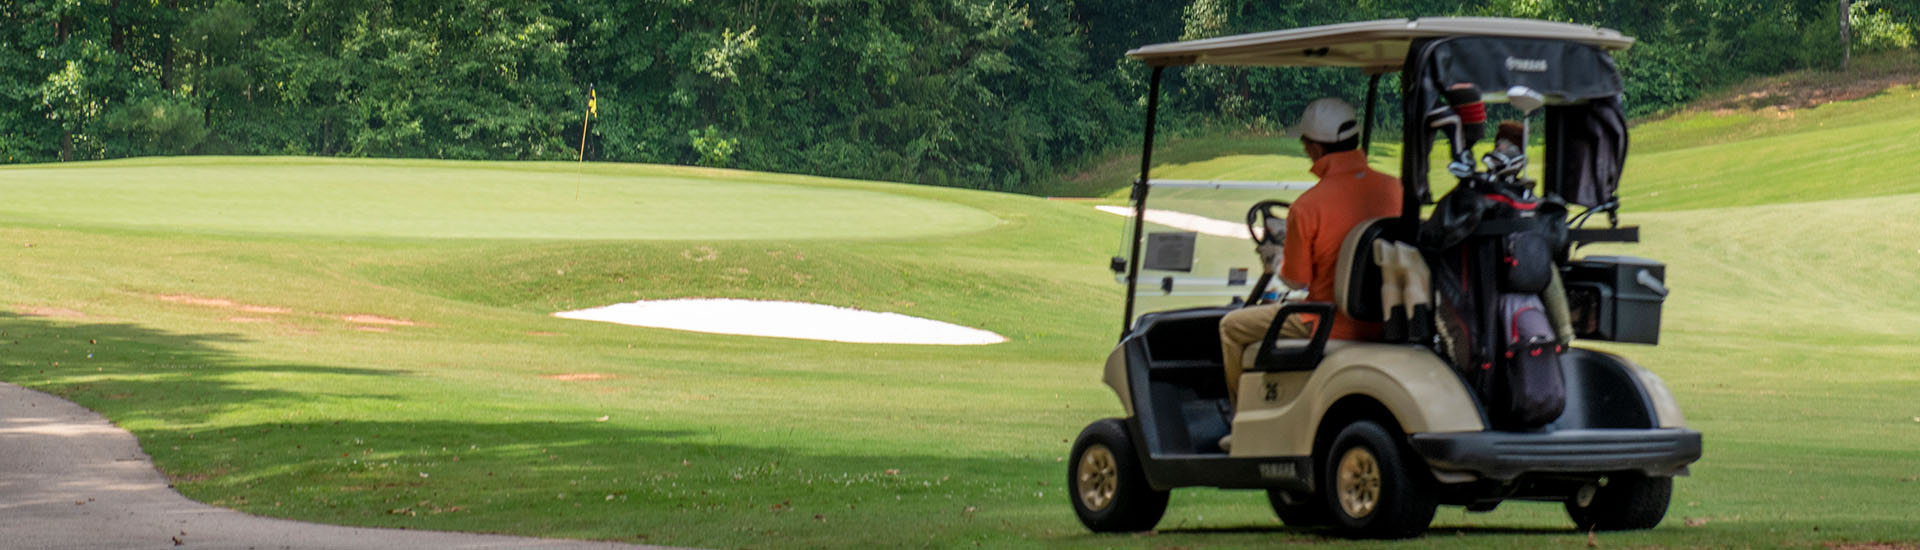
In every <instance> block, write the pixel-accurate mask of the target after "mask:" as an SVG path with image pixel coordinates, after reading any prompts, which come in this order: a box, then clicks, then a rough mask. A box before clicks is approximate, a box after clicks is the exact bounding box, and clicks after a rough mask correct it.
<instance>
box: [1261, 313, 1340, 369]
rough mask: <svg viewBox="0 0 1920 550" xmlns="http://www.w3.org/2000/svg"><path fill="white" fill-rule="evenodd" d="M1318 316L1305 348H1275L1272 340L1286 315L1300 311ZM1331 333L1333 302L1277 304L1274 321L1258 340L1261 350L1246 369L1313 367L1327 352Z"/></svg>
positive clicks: (1284, 320) (1283, 323) (1276, 335)
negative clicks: (1311, 336) (1277, 311)
mask: <svg viewBox="0 0 1920 550" xmlns="http://www.w3.org/2000/svg"><path fill="white" fill-rule="evenodd" d="M1303 313H1304V314H1313V315H1318V316H1320V319H1319V321H1317V322H1315V323H1314V324H1313V325H1314V326H1313V339H1312V340H1308V341H1307V345H1306V346H1305V347H1287V348H1275V347H1274V346H1273V342H1274V340H1275V339H1276V338H1277V337H1278V336H1279V335H1280V327H1281V326H1282V325H1285V324H1286V321H1287V318H1288V317H1290V316H1293V315H1299V314H1303ZM1332 334H1333V303H1331V302H1297V303H1292V304H1287V305H1284V306H1280V312H1279V313H1275V314H1274V316H1273V324H1271V325H1268V326H1267V335H1266V337H1264V338H1261V339H1260V353H1259V355H1258V356H1257V357H1255V358H1254V361H1253V365H1252V367H1251V368H1250V369H1248V370H1256V371H1296V370H1313V368H1314V367H1316V366H1319V365H1320V358H1321V357H1322V356H1324V355H1326V351H1327V337H1328V336H1330V335H1332Z"/></svg>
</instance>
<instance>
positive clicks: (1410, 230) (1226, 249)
mask: <svg viewBox="0 0 1920 550" xmlns="http://www.w3.org/2000/svg"><path fill="white" fill-rule="evenodd" d="M1632 43H1633V40H1632V39H1631V38H1628V37H1625V36H1622V35H1621V34H1620V33H1618V32H1616V31H1613V30H1609V29H1599V28H1594V27H1588V26H1580V25H1571V24H1562V23H1550V22H1544V21H1532V20H1516V19H1492V18H1430V19H1418V20H1383V21H1371V22H1361V23H1349V24H1341V25H1330V26H1321V27H1311V28H1303V29H1294V30H1284V31H1274V32H1265V33H1256V34H1246V35H1238V36H1227V37H1220V38H1212V39H1206V40H1195V41H1188V42H1178V43H1167V44H1157V45H1151V46H1146V47H1142V48H1139V49H1136V50H1133V51H1130V52H1128V53H1127V55H1128V57H1131V58H1133V59H1135V60H1138V61H1141V62H1143V63H1146V64H1147V65H1148V66H1150V67H1152V80H1151V84H1150V87H1149V90H1150V91H1149V92H1148V93H1149V95H1148V103H1147V118H1146V131H1145V142H1146V143H1145V146H1144V148H1143V152H1142V155H1141V163H1140V177H1139V179H1138V180H1137V181H1135V182H1134V185H1133V191H1132V216H1133V218H1132V220H1131V222H1130V223H1129V227H1130V231H1128V234H1127V236H1126V243H1125V244H1124V245H1123V248H1122V255H1119V256H1115V257H1114V259H1113V266H1112V267H1113V269H1114V271H1115V273H1116V279H1118V280H1119V281H1121V282H1123V283H1124V284H1125V285H1126V287H1127V303H1126V311H1125V313H1124V317H1123V320H1122V331H1121V338H1120V342H1119V345H1118V346H1117V347H1116V348H1115V349H1114V351H1113V353H1112V354H1111V356H1109V358H1108V359H1107V362H1106V368H1105V374H1104V379H1105V382H1106V383H1107V385H1108V386H1111V387H1112V388H1113V390H1114V392H1115V393H1116V394H1117V395H1118V396H1119V398H1120V402H1121V405H1122V406H1123V407H1124V409H1125V411H1126V417H1125V418H1114V419H1105V420H1100V421H1097V422H1094V423H1093V424H1092V425H1089V426H1088V427H1087V428H1086V429H1085V430H1084V431H1082V432H1081V434H1080V436H1079V438H1078V440H1076V441H1075V442H1074V444H1073V447H1072V455H1071V457H1070V459H1069V467H1068V483H1069V485H1070V486H1071V487H1072V488H1073V490H1072V492H1071V495H1072V497H1071V500H1072V504H1073V507H1074V511H1075V512H1076V513H1077V514H1078V516H1079V518H1080V520H1081V522H1082V523H1084V524H1085V525H1086V526H1087V528H1089V529H1091V530H1093V531H1098V532H1116V531H1144V530H1149V529H1152V528H1153V527H1154V526H1155V524H1157V523H1158V522H1159V521H1160V518H1161V516H1162V515H1163V513H1164V512H1165V510H1166V506H1167V499H1168V494H1169V491H1170V490H1171V489H1175V488H1180V487H1216V488H1226V489H1258V490H1265V491H1266V492H1267V496H1268V500H1269V501H1270V503H1271V505H1272V507H1273V510H1274V512H1276V513H1277V514H1278V515H1279V518H1280V519H1281V520H1282V521H1283V522H1285V523H1286V524H1289V525H1294V526H1308V527H1331V528H1333V529H1335V530H1337V531H1339V532H1341V533H1342V534H1345V535H1348V536H1356V537H1381V538H1401V537H1413V536H1418V535H1420V534H1421V533H1423V532H1424V531H1425V530H1426V528H1427V526H1428V524H1429V523H1430V522H1431V521H1432V518H1433V515H1434V510H1435V507H1436V506H1437V505H1440V504H1447V505H1458V506H1465V507H1466V508H1467V509H1468V510H1472V511H1489V510H1492V509H1493V508H1494V507H1495V506H1497V505H1499V504H1500V503H1501V502H1503V501H1507V500H1531V501H1548V502H1561V503H1564V504H1565V506H1566V509H1567V512H1568V514H1569V515H1570V516H1571V517H1572V519H1573V522H1574V524H1575V525H1577V526H1578V527H1579V528H1580V529H1581V530H1589V529H1597V530H1614V529H1650V528H1652V527H1654V526H1655V525H1657V524H1659V523H1660V521H1661V519H1662V518H1663V517H1664V516H1665V514H1666V509H1667V504H1668V501H1669V500H1670V498H1671V492H1672V483H1673V477H1674V476H1677V475H1685V474H1686V473H1687V468H1688V465H1689V464H1691V463H1693V462H1694V461H1695V460H1698V459H1699V457H1700V454H1701V450H1700V449H1701V447H1700V434H1699V432H1696V431H1693V430H1689V429H1687V428H1686V426H1685V420H1684V419H1683V418H1682V416H1681V413H1680V409H1679V406H1678V405H1677V404H1676V403H1675V401H1674V398H1673V396H1672V394H1671V393H1670V392H1668V390H1667V388H1666V386H1665V385H1664V383H1663V382H1661V380H1660V378H1659V377H1658V376H1656V375H1654V374H1653V373H1651V372H1649V371H1648V370H1646V369H1645V368H1642V367H1640V366H1639V365H1636V364H1634V363H1632V362H1631V361H1628V360H1627V359H1624V358H1622V357H1619V356H1617V355H1613V354H1610V353H1606V352H1602V351H1596V350H1592V349H1583V348H1578V347H1571V346H1569V345H1568V344H1569V343H1571V341H1572V340H1573V339H1574V338H1576V337H1577V338H1579V339H1583V340H1595V341H1611V342H1627V343H1641V344H1655V343H1657V340H1658V336H1659V318H1660V307H1661V304H1662V300H1663V299H1664V297H1665V295H1666V292H1667V290H1666V288H1665V286H1664V274H1665V266H1664V265H1662V264H1660V263H1659V262H1655V261H1652V260H1646V259H1642V258H1635V257H1627V256H1587V257H1575V254H1576V253H1577V251H1578V249H1579V247H1580V246H1581V245H1583V244H1587V243H1595V242H1637V241H1638V231H1637V228H1633V227H1620V226H1619V222H1618V217H1617V211H1618V208H1619V201H1618V198H1617V194H1616V189H1617V185H1618V182H1619V176H1620V170H1621V167H1622V166H1623V165H1624V163H1625V155H1626V144H1627V137H1626V124H1625V117H1624V109H1623V108H1622V105H1621V97H1620V96H1621V80H1620V76H1619V74H1618V72H1617V69H1616V68H1615V65H1614V63H1613V60H1612V58H1611V57H1610V54H1609V52H1611V51H1617V50H1624V49H1626V48H1628V47H1629V46H1631V45H1632ZM1186 65H1226V66H1266V67H1329V68H1339V69H1347V70H1360V71H1364V73H1365V74H1368V75H1370V76H1371V81H1370V85H1369V88H1368V94H1367V98H1366V103H1365V106H1364V111H1365V115H1364V118H1362V119H1361V120H1362V121H1364V122H1363V123H1362V126H1363V129H1362V133H1361V138H1360V140H1361V144H1362V145H1361V146H1362V150H1370V149H1372V143H1371V141H1372V134H1373V128H1372V126H1373V121H1374V116H1373V114H1374V107H1375V103H1376V102H1377V101H1378V87H1379V83H1380V79H1381V76H1383V75H1387V74H1393V73H1398V74H1399V75H1400V86H1401V91H1402V93H1401V94H1400V95H1401V97H1402V99H1403V105H1402V112H1403V113H1404V126H1403V128H1404V134H1405V136H1404V141H1403V143H1402V150H1401V155H1402V157H1403V161H1402V165H1401V174H1400V177H1401V183H1402V192H1403V195H1402V197H1403V200H1402V211H1401V213H1400V215H1399V216H1397V217H1392V216H1390V217H1384V218H1377V219H1374V220H1371V221H1367V222H1363V223H1361V224H1359V225H1358V226H1357V227H1355V228H1354V229H1353V231H1352V232H1351V233H1349V234H1348V235H1347V239H1346V241H1345V245H1344V246H1343V247H1342V249H1341V253H1340V265H1339V266H1338V268H1336V269H1335V270H1334V273H1335V274H1336V277H1337V278H1336V279H1335V280H1336V281H1337V285H1336V292H1335V298H1334V300H1333V301H1332V302H1306V301H1300V300H1292V301H1286V302H1283V303H1284V304H1285V305H1283V306H1282V307H1280V308H1279V311H1278V313H1277V315H1276V316H1275V317H1274V320H1273V322H1272V327H1273V328H1271V329H1269V330H1268V332H1267V335H1266V338H1265V339H1264V340H1263V341H1261V342H1257V343H1255V344H1254V345H1252V346H1249V347H1248V348H1247V349H1246V350H1245V351H1244V354H1243V356H1242V357H1243V358H1244V363H1243V364H1245V365H1246V371H1245V373H1244V374H1243V375H1242V376H1241V377H1240V380H1239V384H1238V385H1239V390H1238V395H1237V396H1233V397H1232V398H1231V399H1230V396H1228V395H1227V385H1226V384H1225V381H1224V379H1225V376H1224V374H1223V359H1224V357H1223V353H1224V352H1223V351H1222V349H1221V346H1222V344H1221V339H1220V332H1219V325H1220V320H1221V318H1222V317H1223V316H1225V315H1227V314H1228V313H1230V312H1233V311H1235V310H1236V309H1239V308H1241V307H1247V306H1250V305H1253V304H1258V303H1262V302H1270V301H1274V300H1279V299H1284V298H1288V295H1294V297H1296V298H1297V297H1298V295H1300V294H1302V293H1304V291H1289V290H1290V289H1286V288H1284V287H1275V286H1273V285H1274V282H1273V281H1271V278H1270V277H1268V276H1259V278H1258V280H1249V279H1250V277H1249V275H1250V274H1255V273H1260V272H1263V271H1266V270H1263V269H1261V268H1259V267H1258V266H1257V264H1258V263H1259V259H1258V258H1257V257H1256V256H1255V254H1253V252H1252V251H1251V250H1250V249H1249V247H1248V245H1247V241H1246V240H1245V239H1249V238H1250V239H1252V240H1253V241H1254V242H1255V243H1256V244H1259V243H1277V242H1280V241H1279V239H1280V236H1279V235H1278V233H1279V231H1280V230H1281V228H1283V227H1284V226H1285V223H1284V221H1282V220H1281V219H1282V218H1284V216H1285V210H1286V208H1287V206H1288V204H1289V203H1288V201H1287V200H1286V199H1285V198H1284V197H1287V196H1297V195H1298V193H1299V192H1300V191H1302V190H1303V189H1307V188H1310V187H1311V186H1312V185H1313V184H1312V183H1310V182H1272V181H1182V180H1156V179H1152V178H1151V177H1150V176H1149V173H1148V171H1149V168H1150V167H1151V166H1152V160H1153V157H1152V154H1153V139H1154V120H1155V115H1156V112H1157V110H1158V107H1159V95H1160V83H1161V77H1162V74H1163V73H1164V71H1165V70H1166V69H1167V68H1169V67H1179V66H1186ZM1493 106H1499V107H1497V108H1494V107H1493ZM1490 109H1492V110H1495V111H1496V112H1505V113H1509V114H1512V115H1517V116H1518V117H1519V118H1520V120H1521V121H1522V123H1523V124H1524V126H1521V128H1524V129H1527V130H1525V131H1526V132H1527V133H1531V129H1530V127H1531V125H1532V124H1533V122H1531V121H1529V119H1541V118H1543V119H1544V140H1543V141H1544V142H1545V143H1544V148H1543V151H1544V155H1543V156H1544V162H1543V163H1541V164H1540V165H1537V166H1535V167H1534V168H1535V169H1536V170H1534V171H1532V172H1530V171H1529V170H1528V166H1527V162H1526V161H1527V158H1526V157H1527V155H1526V151H1525V143H1526V142H1527V141H1529V140H1528V139H1526V138H1525V137H1524V136H1525V135H1526V134H1524V133H1523V134H1522V136H1523V137H1522V138H1521V139H1519V140H1518V142H1519V143H1520V145H1519V146H1518V147H1514V146H1513V145H1512V143H1509V142H1496V143H1494V144H1493V145H1495V149H1494V150H1493V151H1491V152H1488V153H1486V155H1485V156H1483V157H1481V158H1479V159H1476V158H1475V154H1476V151H1475V150H1474V145H1475V144H1476V143H1477V142H1478V140H1479V139H1480V138H1481V137H1483V136H1482V135H1481V134H1483V133H1484V132H1485V130H1484V128H1485V113H1486V112H1487V111H1488V110H1490ZM1542 112H1543V113H1542ZM1542 114H1543V116H1535V115H1542ZM1503 132H1504V129H1503ZM1442 140H1444V141H1446V142H1447V145H1448V148H1449V149H1447V150H1446V152H1447V155H1446V157H1445V159H1446V160H1445V161H1443V162H1445V163H1446V170H1445V172H1444V173H1445V174H1450V175H1451V176H1452V178H1451V179H1453V180H1456V181H1455V183H1454V185H1453V187H1452V190H1451V191H1450V192H1448V193H1447V194H1445V196H1444V197H1443V198H1442V199H1441V200H1439V201H1437V202H1436V201H1435V200H1434V199H1433V197H1432V194H1431V191H1430V189H1429V186H1428V179H1429V175H1428V173H1429V162H1430V156H1432V155H1431V154H1430V152H1432V151H1433V149H1434V147H1435V146H1436V145H1437V144H1438V143H1439V142H1440V141H1442ZM1502 146H1505V147H1504V148H1502ZM1533 172H1537V173H1540V174H1541V178H1540V180H1541V181H1540V182H1539V185H1538V187H1537V192H1536V187H1535V182H1534V180H1532V179H1528V178H1527V175H1528V174H1529V173H1533ZM1150 197H1151V198H1152V200H1153V202H1152V208H1150V207H1149V198H1150ZM1276 197H1282V198H1276ZM1249 205H1252V208H1251V210H1249V209H1248V207H1249ZM1426 205H1433V206H1432V208H1431V209H1430V210H1431V214H1430V215H1427V216H1424V217H1423V215H1422V213H1423V210H1425V209H1423V206H1426ZM1243 213H1244V216H1245V219H1246V224H1245V227H1244V229H1239V228H1238V224H1237V223H1235V222H1223V221H1222V220H1223V219H1236V218H1238V217H1239V216H1240V215H1242V214H1243ZM1597 214H1606V216H1604V217H1605V218H1606V219H1607V227H1606V228H1594V229H1589V228H1586V227H1585V224H1586V223H1587V222H1588V221H1590V220H1592V219H1594V216H1596V215H1597ZM1222 226H1225V227H1227V228H1228V229H1227V230H1222ZM1136 307H1138V308H1139V309H1140V310H1141V311H1144V312H1145V313H1143V314H1141V315H1139V316H1138V317H1136V316H1135V310H1136ZM1336 311H1338V312H1340V313H1343V314H1345V315H1347V316H1349V317H1352V318H1354V319H1357V320H1360V321H1367V322H1379V323H1382V324H1383V325H1384V326H1385V327H1386V330H1385V333H1386V334H1387V338H1386V339H1385V341H1365V342H1362V341H1342V340H1330V339H1329V338H1328V336H1329V330H1328V327H1329V326H1330V325H1331V324H1332V323H1330V322H1325V321H1326V320H1327V319H1330V318H1331V317H1332V315H1333V314H1334V312H1336ZM1295 315H1308V316H1315V317H1317V318H1319V319H1321V320H1322V322H1319V323H1317V326H1316V327H1315V329H1314V330H1313V332H1312V337H1311V338H1310V339H1278V338H1277V337H1276V336H1277V333H1278V329H1279V327H1280V326H1281V325H1282V324H1283V323H1282V321H1283V320H1285V319H1287V318H1289V317H1291V316H1295ZM1235 403H1237V405H1236V404H1235ZM1228 434H1232V436H1233V438H1232V444H1231V445H1230V446H1227V447H1224V448H1223V446H1222V445H1221V439H1222V437H1223V436H1226V435H1228Z"/></svg>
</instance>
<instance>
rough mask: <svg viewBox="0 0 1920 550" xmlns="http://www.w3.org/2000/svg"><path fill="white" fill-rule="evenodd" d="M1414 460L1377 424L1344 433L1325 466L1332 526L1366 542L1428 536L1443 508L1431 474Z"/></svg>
mask: <svg viewBox="0 0 1920 550" xmlns="http://www.w3.org/2000/svg"><path fill="white" fill-rule="evenodd" d="M1410 457H1413V455H1412V454H1411V453H1408V452H1406V450H1405V447H1404V446H1403V445H1401V444H1400V442H1399V438H1396V437H1394V435H1393V434H1392V433H1390V432H1388V431H1387V429H1386V428H1383V427H1381V426H1380V424H1379V423H1377V422H1374V421H1372V420H1359V421H1355V422H1354V423H1352V424H1348V425H1347V426H1346V427H1345V428H1342V429H1341V430H1340V433H1339V435H1336V436H1334V438H1333V445H1332V446H1331V447H1328V453H1327V455H1326V456H1324V457H1321V460H1320V463H1321V465H1322V466H1323V468H1324V470H1323V475H1322V476H1321V478H1320V479H1322V480H1323V481H1321V484H1322V485H1321V487H1322V491H1321V493H1322V494H1323V495H1324V497H1325V502H1324V506H1325V507H1326V508H1325V509H1326V510H1327V515H1328V516H1329V518H1330V519H1331V520H1332V521H1331V522H1330V523H1331V524H1332V525H1333V526H1334V527H1337V528H1339V529H1340V530H1341V531H1343V532H1345V533H1346V534H1347V535H1348V536H1353V537H1360V538H1396V539H1397V538H1411V537H1417V536H1420V535H1421V534H1422V533H1425V532H1426V531H1427V525H1428V524H1430V523H1433V511H1434V508H1435V507H1436V506H1437V505H1438V502H1437V501H1436V500H1435V499H1434V491H1433V487H1432V485H1433V480H1432V477H1431V474H1429V473H1427V470H1426V467H1425V465H1424V464H1422V463H1418V462H1409V461H1408V458H1410ZM1415 460H1416V461H1417V460H1418V459H1417V458H1415Z"/></svg>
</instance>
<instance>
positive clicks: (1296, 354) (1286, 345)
mask: <svg viewBox="0 0 1920 550" xmlns="http://www.w3.org/2000/svg"><path fill="white" fill-rule="evenodd" d="M1398 223H1400V219H1399V218H1396V217H1391V216H1382V217H1378V218H1373V219H1370V220H1366V221H1363V222H1360V223H1359V224H1358V225H1355V226H1354V227H1353V230H1351V231H1348V232H1347V238H1346V239H1345V240H1343V241H1341V243H1340V261H1339V262H1338V263H1336V264H1335V265H1334V273H1333V275H1334V277H1335V278H1334V285H1333V295H1334V300H1335V303H1334V304H1328V303H1325V302H1306V303H1294V304H1288V305H1286V306H1283V307H1281V308H1280V312H1279V314H1278V315H1275V316H1274V319H1273V325H1272V326H1271V327H1270V328H1269V329H1268V331H1267V337H1266V338H1263V339H1262V340H1261V341H1260V342H1256V343H1253V344H1249V345H1248V346H1247V348H1246V350H1244V351H1242V352H1241V354H1242V355H1241V363H1240V364H1242V365H1250V366H1251V368H1249V370H1261V371H1289V370H1313V368H1314V366H1316V365H1318V364H1319V363H1320V358H1322V357H1325V356H1326V355H1327V354H1329V353H1333V352H1336V351H1339V350H1341V349H1342V348H1346V347H1348V346H1352V345H1354V344H1357V343H1360V342H1358V341H1355V340H1333V339H1330V338H1329V337H1328V336H1329V335H1330V334H1331V333H1332V329H1333V325H1332V323H1330V322H1322V323H1317V324H1316V326H1315V327H1314V334H1313V337H1312V338H1285V339H1278V338H1275V335H1277V334H1278V333H1279V328H1280V326H1281V325H1282V324H1283V323H1284V322H1285V321H1286V319H1287V317H1289V316H1292V315H1295V314H1300V313H1310V314H1318V315H1320V317H1321V318H1322V319H1325V318H1327V317H1330V316H1331V315H1332V314H1333V312H1334V310H1335V308H1336V307H1337V308H1338V311H1339V312H1340V313H1344V314H1346V316H1348V317H1351V318H1353V319H1355V320H1358V321H1363V322H1371V323H1378V322H1381V321H1385V320H1386V313H1385V309H1386V308H1385V307H1383V306H1382V305H1381V300H1380V291H1379V289H1380V286H1381V285H1382V284H1383V281H1384V278H1383V277H1382V276H1381V274H1380V266H1379V265H1377V264H1376V263H1375V262H1374V260H1373V251H1374V248H1373V242H1374V241H1375V240H1378V239H1380V238H1381V237H1382V236H1384V235H1386V234H1387V233H1388V232H1389V231H1391V230H1392V229H1393V228H1394V226H1395V225H1396V224H1398ZM1362 289H1373V291H1372V292H1365V291H1362ZM1316 342H1317V343H1318V345H1316ZM1263 350H1265V351H1263Z"/></svg>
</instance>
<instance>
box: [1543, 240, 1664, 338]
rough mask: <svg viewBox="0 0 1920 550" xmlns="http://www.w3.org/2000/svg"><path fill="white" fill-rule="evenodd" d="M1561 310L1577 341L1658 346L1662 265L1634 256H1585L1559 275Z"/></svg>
mask: <svg viewBox="0 0 1920 550" xmlns="http://www.w3.org/2000/svg"><path fill="white" fill-rule="evenodd" d="M1565 275H1566V276H1565V277H1564V279H1565V282H1566V287H1567V306H1568V309H1570V310H1571V311H1572V314H1573V331H1574V333H1575V334H1576V335H1577V336H1579V337H1581V338H1589V339H1593V340H1606V341H1611V342H1628V343H1634V344H1658V343H1660V304H1661V302H1663V301H1665V300H1666V298H1667V283H1666V281H1667V264H1663V263H1660V262H1657V261H1654V260H1649V259H1646V258H1639V257H1634V256H1588V257H1585V258H1581V259H1578V260H1574V261H1573V262H1571V263H1570V264H1569V265H1568V266H1567V269H1566V271H1565Z"/></svg>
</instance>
